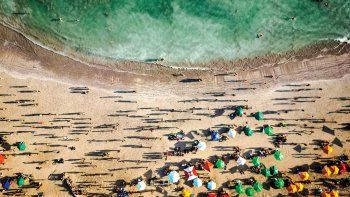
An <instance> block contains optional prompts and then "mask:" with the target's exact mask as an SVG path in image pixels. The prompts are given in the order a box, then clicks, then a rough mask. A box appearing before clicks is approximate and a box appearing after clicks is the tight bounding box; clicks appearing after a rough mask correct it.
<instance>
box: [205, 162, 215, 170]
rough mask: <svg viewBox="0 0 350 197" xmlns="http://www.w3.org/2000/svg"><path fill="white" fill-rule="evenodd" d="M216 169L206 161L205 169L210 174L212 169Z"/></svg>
mask: <svg viewBox="0 0 350 197" xmlns="http://www.w3.org/2000/svg"><path fill="white" fill-rule="evenodd" d="M213 167H214V164H212V163H211V162H210V161H209V160H205V162H204V165H203V169H204V170H206V171H208V172H210V171H211V169H212V168H213Z"/></svg>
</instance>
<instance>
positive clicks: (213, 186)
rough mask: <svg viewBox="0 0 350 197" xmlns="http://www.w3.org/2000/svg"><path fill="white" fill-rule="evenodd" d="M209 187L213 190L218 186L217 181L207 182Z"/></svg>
mask: <svg viewBox="0 0 350 197" xmlns="http://www.w3.org/2000/svg"><path fill="white" fill-rule="evenodd" d="M207 187H208V189H210V190H213V189H215V188H216V183H215V182H214V181H210V182H209V183H208V184H207Z"/></svg>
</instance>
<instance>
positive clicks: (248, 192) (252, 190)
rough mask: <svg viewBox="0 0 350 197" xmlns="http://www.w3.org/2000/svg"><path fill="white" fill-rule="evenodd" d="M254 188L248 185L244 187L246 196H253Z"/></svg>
mask: <svg viewBox="0 0 350 197" xmlns="http://www.w3.org/2000/svg"><path fill="white" fill-rule="evenodd" d="M254 193H255V192H254V189H253V188H251V187H248V188H247V189H245V194H246V195H247V196H254Z"/></svg>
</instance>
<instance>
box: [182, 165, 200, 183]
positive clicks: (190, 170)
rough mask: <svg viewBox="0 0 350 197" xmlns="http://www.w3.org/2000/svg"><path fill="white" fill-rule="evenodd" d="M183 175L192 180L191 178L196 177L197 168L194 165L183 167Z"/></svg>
mask: <svg viewBox="0 0 350 197" xmlns="http://www.w3.org/2000/svg"><path fill="white" fill-rule="evenodd" d="M185 177H186V179H187V180H188V181H192V180H193V179H195V178H197V177H198V174H197V170H196V168H195V167H193V166H190V167H188V168H186V169H185Z"/></svg>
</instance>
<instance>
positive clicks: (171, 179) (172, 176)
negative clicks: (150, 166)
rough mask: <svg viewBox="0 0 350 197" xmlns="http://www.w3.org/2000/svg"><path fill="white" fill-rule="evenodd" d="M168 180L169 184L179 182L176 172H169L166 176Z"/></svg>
mask: <svg viewBox="0 0 350 197" xmlns="http://www.w3.org/2000/svg"><path fill="white" fill-rule="evenodd" d="M168 178H169V182H170V183H177V182H179V180H180V175H179V173H178V172H176V171H171V172H170V173H169V174H168Z"/></svg>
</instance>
